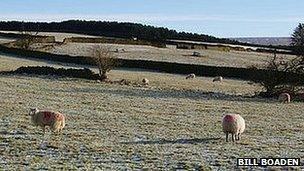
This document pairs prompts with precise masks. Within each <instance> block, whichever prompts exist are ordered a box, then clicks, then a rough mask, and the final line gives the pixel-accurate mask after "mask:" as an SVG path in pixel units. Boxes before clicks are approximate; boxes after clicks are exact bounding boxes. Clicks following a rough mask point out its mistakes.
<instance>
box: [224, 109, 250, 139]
mask: <svg viewBox="0 0 304 171" xmlns="http://www.w3.org/2000/svg"><path fill="white" fill-rule="evenodd" d="M222 127H223V131H224V133H225V134H226V142H228V135H229V133H230V134H232V141H233V142H234V140H240V135H241V134H242V133H243V132H244V130H245V120H244V119H243V118H242V117H241V116H240V115H239V114H227V115H225V116H224V117H223V119H222Z"/></svg>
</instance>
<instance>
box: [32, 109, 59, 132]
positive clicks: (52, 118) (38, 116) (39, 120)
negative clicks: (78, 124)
mask: <svg viewBox="0 0 304 171" xmlns="http://www.w3.org/2000/svg"><path fill="white" fill-rule="evenodd" d="M29 115H30V116H31V120H32V122H33V124H34V125H35V126H40V127H42V129H43V132H44V133H45V127H46V126H49V127H50V128H51V129H52V130H53V131H54V132H60V131H62V129H63V128H64V126H65V117H64V115H63V114H62V113H59V112H53V111H47V110H45V111H39V110H38V109H37V108H32V109H30V112H29Z"/></svg>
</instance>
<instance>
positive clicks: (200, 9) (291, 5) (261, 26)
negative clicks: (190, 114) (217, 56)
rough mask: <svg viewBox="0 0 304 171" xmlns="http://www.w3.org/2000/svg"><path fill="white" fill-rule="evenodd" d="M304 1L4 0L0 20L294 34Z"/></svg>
mask: <svg viewBox="0 0 304 171" xmlns="http://www.w3.org/2000/svg"><path fill="white" fill-rule="evenodd" d="M303 9H304V0H1V1H0V20H6V21H8V20H23V21H63V20H68V19H85V20H102V21H123V22H138V23H142V24H149V25H154V26H162V27H168V28H171V29H176V30H177V31H187V32H195V33H203V34H209V35H213V36H217V37H255V36H258V37H267V36H276V37H277V36H289V35H290V34H291V33H292V31H293V29H294V28H295V27H296V26H297V24H298V23H299V22H302V23H303V22H304V12H303Z"/></svg>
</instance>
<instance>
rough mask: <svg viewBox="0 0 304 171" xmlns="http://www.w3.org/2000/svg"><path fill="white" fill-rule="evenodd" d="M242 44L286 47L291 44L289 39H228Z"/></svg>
mask: <svg viewBox="0 0 304 171" xmlns="http://www.w3.org/2000/svg"><path fill="white" fill-rule="evenodd" d="M230 39H231V40H236V41H239V42H242V43H249V44H258V45H273V46H278V45H281V46H288V45H290V43H291V38H290V37H242V38H230Z"/></svg>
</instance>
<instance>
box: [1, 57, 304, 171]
mask: <svg viewBox="0 0 304 171" xmlns="http://www.w3.org/2000/svg"><path fill="white" fill-rule="evenodd" d="M25 65H40V66H41V65H44V66H45V65H48V66H55V67H62V66H63V65H62V64H60V63H51V62H47V61H32V60H30V59H20V58H14V57H11V56H7V55H0V70H12V69H16V68H17V67H19V66H25ZM64 67H78V66H67V65H64ZM94 71H96V70H95V69H94ZM143 77H146V78H148V79H149V80H150V84H151V85H150V86H149V87H146V88H145V87H131V86H121V85H113V84H103V83H97V82H95V81H88V80H82V79H72V78H55V77H48V76H39V77H37V76H21V75H19V76H16V75H15V76H14V75H1V76H0V87H1V91H0V97H1V98H0V109H1V112H0V118H1V119H0V153H1V154H2V155H1V156H0V170H25V169H50V170H56V169H87V170H92V169H96V170H98V169H100V170H174V169H184V170H200V169H208V168H209V169H211V170H242V169H244V170H248V168H237V167H236V159H237V158H238V157H257V158H259V157H300V158H302V159H303V158H304V150H303V149H304V131H303V130H304V116H303V109H304V104H303V103H298V102H292V103H290V104H281V103H278V102H277V101H276V99H261V98H250V97H249V96H251V95H253V94H254V92H256V91H260V90H261V87H259V86H257V85H249V84H247V83H246V82H244V81H241V80H231V79H224V82H222V83H218V82H215V83H213V82H212V78H207V77H197V78H195V79H193V80H186V79H185V76H184V75H173V74H166V73H156V72H151V71H135V70H126V69H123V68H121V69H117V70H114V71H112V72H111V73H110V78H111V79H114V80H115V79H117V80H119V79H122V78H125V79H129V80H133V81H140V80H141V79H142V78H143ZM30 107H38V108H47V109H53V110H58V111H61V112H63V113H64V114H65V115H66V117H67V121H66V122H67V124H66V127H65V129H64V131H63V133H62V134H59V135H54V134H51V133H50V132H47V133H46V134H45V135H43V134H42V130H41V129H40V128H36V127H34V126H33V125H32V124H31V123H30V117H29V116H28V115H27V113H28V109H29V108H30ZM226 113H239V114H241V115H242V116H243V117H244V119H245V121H246V126H247V127H246V130H245V132H244V134H243V136H242V139H241V140H240V141H238V142H235V143H232V142H228V143H226V142H225V135H224V133H223V132H222V129H221V119H222V117H223V115H224V114H226ZM252 169H254V170H256V169H258V170H264V169H265V168H256V167H255V168H252ZM268 169H269V168H268ZM294 169H296V170H301V169H304V167H301V168H300V167H298V168H294Z"/></svg>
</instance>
